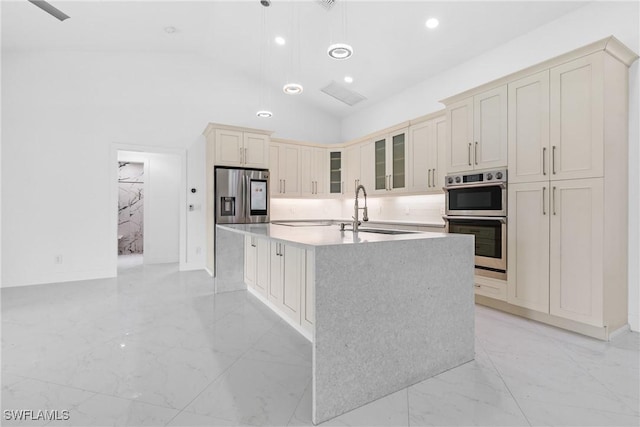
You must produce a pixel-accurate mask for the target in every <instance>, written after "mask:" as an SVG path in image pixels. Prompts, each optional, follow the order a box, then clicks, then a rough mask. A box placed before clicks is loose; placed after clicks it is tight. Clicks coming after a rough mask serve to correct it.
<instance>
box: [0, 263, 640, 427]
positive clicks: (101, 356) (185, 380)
mask: <svg viewBox="0 0 640 427" xmlns="http://www.w3.org/2000/svg"><path fill="white" fill-rule="evenodd" d="M1 296H2V352H1V353H2V354H1V355H2V409H3V412H2V425H49V426H56V425H60V426H63V425H64V426H67V425H73V426H236V425H242V426H247V425H248V426H257V425H272V426H286V425H295V426H298V425H299V426H309V425H311V420H310V416H311V345H310V344H309V342H308V341H306V340H305V339H304V338H302V337H301V336H300V335H298V334H297V333H296V332H295V331H294V330H292V329H291V328H290V327H289V326H288V325H287V324H286V323H285V322H283V321H282V320H280V319H279V318H278V317H277V316H276V315H275V314H273V313H272V312H271V311H270V310H269V309H268V308H266V307H264V306H263V305H262V304H261V303H260V302H258V301H257V300H255V299H254V298H253V297H252V296H251V295H248V294H247V293H246V292H245V291H239V292H232V293H226V294H220V295H213V293H212V279H211V278H209V277H208V275H207V274H206V273H204V272H202V271H195V272H178V271H177V266H176V265H174V264H165V265H153V266H148V265H147V266H145V265H141V264H132V263H129V264H127V265H126V268H122V269H121V270H120V274H119V277H118V278H114V279H104V280H91V281H82V282H71V283H59V284H51V285H42V286H29V287H21V288H5V289H2V294H1ZM639 355H640V337H639V335H638V334H637V333H627V334H624V335H622V336H620V337H618V338H617V339H616V340H615V341H613V342H610V343H606V342H601V341H597V340H594V339H590V338H586V337H583V336H580V335H576V334H573V333H570V332H566V331H562V330H560V329H556V328H552V327H548V326H545V325H542V324H539V323H536V322H532V321H528V320H525V319H521V318H518V317H514V316H510V315H508V314H505V313H501V312H498V311H494V310H491V309H488V308H486V307H481V306H476V359H475V360H474V361H473V362H470V363H467V364H465V365H463V366H460V367H458V368H455V369H452V370H450V371H447V372H445V373H443V374H441V375H438V376H436V377H434V378H431V379H428V380H426V381H423V382H421V383H419V384H415V385H413V386H411V387H408V388H406V389H404V390H400V391H398V392H396V393H393V394H391V395H389V396H386V397H384V398H382V399H379V400H377V401H375V402H372V403H370V404H368V405H365V406H363V407H361V408H358V409H356V410H354V411H351V412H349V413H347V414H344V415H342V416H340V417H338V418H335V419H333V420H330V421H329V422H327V423H325V425H330V426H334V425H335V426H408V425H411V426H427V425H428V426H469V425H484V426H529V425H535V426H538V425H540V426H587V425H597V426H638V425H639V424H640V408H639V401H640V393H639V388H640V360H639ZM12 409H16V410H17V409H33V410H59V411H62V410H69V415H70V418H69V419H68V420H62V421H49V422H47V421H44V420H38V421H29V422H26V421H23V422H19V421H13V420H6V419H5V413H4V411H5V410H12Z"/></svg>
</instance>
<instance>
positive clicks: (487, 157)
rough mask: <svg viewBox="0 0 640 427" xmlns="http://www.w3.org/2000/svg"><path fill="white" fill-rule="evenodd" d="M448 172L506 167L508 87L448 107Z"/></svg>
mask: <svg viewBox="0 0 640 427" xmlns="http://www.w3.org/2000/svg"><path fill="white" fill-rule="evenodd" d="M447 135H448V136H447V140H448V144H447V162H446V168H447V172H465V171H471V170H475V169H492V168H501V167H505V166H506V165H507V86H506V85H503V86H500V87H497V88H495V89H491V90H488V91H486V92H483V93H480V94H478V95H475V96H473V97H468V98H465V99H463V100H460V101H457V102H454V103H452V104H450V105H447Z"/></svg>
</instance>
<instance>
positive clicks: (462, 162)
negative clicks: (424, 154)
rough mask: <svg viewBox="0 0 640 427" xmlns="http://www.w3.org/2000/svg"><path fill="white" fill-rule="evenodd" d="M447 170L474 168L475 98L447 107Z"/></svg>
mask: <svg viewBox="0 0 640 427" xmlns="http://www.w3.org/2000/svg"><path fill="white" fill-rule="evenodd" d="M447 131H448V132H447V135H448V136H447V139H448V147H447V148H448V149H447V172H464V171H469V170H473V163H472V158H471V156H472V154H473V153H472V152H471V146H470V144H471V143H472V142H473V98H467V99H465V100H462V101H460V102H456V103H455V104H452V105H451V106H450V107H448V108H447Z"/></svg>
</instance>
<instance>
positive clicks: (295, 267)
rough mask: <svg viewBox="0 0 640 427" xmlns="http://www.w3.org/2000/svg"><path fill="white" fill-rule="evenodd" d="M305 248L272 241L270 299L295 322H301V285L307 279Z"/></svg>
mask: <svg viewBox="0 0 640 427" xmlns="http://www.w3.org/2000/svg"><path fill="white" fill-rule="evenodd" d="M305 262H306V257H305V250H304V249H300V248H298V247H295V246H291V245H285V244H284V243H279V242H273V241H272V242H271V263H270V268H271V273H270V281H269V301H270V302H271V303H273V305H274V306H276V308H278V309H280V310H281V311H282V313H283V314H284V315H285V316H287V317H288V318H289V319H291V320H292V321H293V322H294V323H296V324H298V325H300V322H301V287H302V285H303V283H304V281H305V279H306V272H305V268H304V266H305Z"/></svg>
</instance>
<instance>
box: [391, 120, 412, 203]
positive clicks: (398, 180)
mask: <svg viewBox="0 0 640 427" xmlns="http://www.w3.org/2000/svg"><path fill="white" fill-rule="evenodd" d="M407 134H408V129H403V130H402V131H400V132H397V133H395V134H391V135H390V138H389V142H388V144H389V157H388V161H387V171H388V172H387V173H388V174H389V175H391V176H390V178H389V189H390V190H391V189H394V190H402V189H404V188H406V174H407V155H406V153H407Z"/></svg>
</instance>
